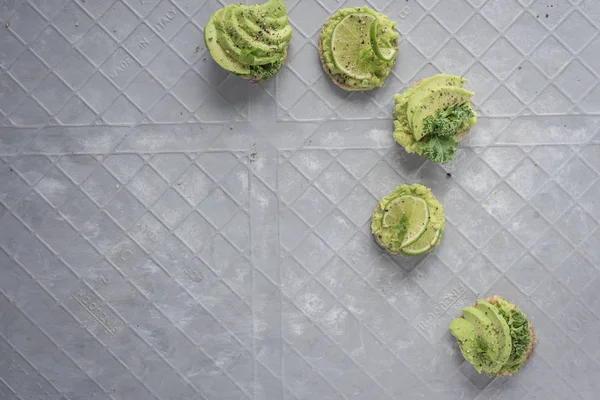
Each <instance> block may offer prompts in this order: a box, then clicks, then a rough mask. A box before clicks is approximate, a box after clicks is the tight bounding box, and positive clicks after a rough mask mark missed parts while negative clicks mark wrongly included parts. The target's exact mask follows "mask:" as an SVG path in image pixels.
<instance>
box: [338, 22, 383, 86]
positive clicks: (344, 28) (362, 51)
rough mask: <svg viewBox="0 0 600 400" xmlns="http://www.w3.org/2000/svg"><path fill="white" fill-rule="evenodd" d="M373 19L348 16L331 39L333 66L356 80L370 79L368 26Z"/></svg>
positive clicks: (370, 51) (371, 54) (369, 36)
mask: <svg viewBox="0 0 600 400" xmlns="http://www.w3.org/2000/svg"><path fill="white" fill-rule="evenodd" d="M373 21H375V17H374V16H372V15H370V14H350V15H348V16H347V17H346V18H344V19H343V20H341V21H340V22H339V23H338V24H337V26H336V27H335V29H334V30H333V35H332V37H331V50H332V54H333V61H334V62H335V65H336V66H337V67H338V68H339V69H340V70H341V71H342V72H343V73H344V74H346V75H348V76H350V77H352V78H356V79H367V78H370V77H371V75H372V74H371V72H370V71H369V61H370V60H371V58H372V56H373V50H372V48H371V33H370V26H371V24H372V23H373Z"/></svg>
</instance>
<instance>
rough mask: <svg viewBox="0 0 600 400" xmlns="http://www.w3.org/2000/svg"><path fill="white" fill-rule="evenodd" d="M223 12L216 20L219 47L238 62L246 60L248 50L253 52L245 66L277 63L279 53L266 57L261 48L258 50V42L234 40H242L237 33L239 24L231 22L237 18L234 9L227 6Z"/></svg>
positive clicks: (273, 52) (274, 52) (245, 61)
mask: <svg viewBox="0 0 600 400" xmlns="http://www.w3.org/2000/svg"><path fill="white" fill-rule="evenodd" d="M222 10H223V12H222V17H221V16H220V18H216V19H215V25H216V27H217V40H218V42H219V45H220V46H221V47H222V48H223V50H224V51H225V52H226V53H227V54H229V55H230V56H231V57H232V58H235V59H236V60H239V61H242V59H243V58H244V52H245V51H246V50H251V52H252V55H253V56H254V57H253V58H252V59H251V60H250V59H245V60H244V61H243V62H244V64H248V65H265V64H271V63H274V62H276V61H277V54H278V53H277V52H276V51H272V54H273V55H272V56H268V55H265V52H264V51H262V50H261V49H260V48H257V46H256V44H257V43H258V41H255V40H252V42H246V41H244V40H240V41H239V42H238V41H236V40H234V39H233V36H236V38H237V39H238V40H239V39H240V37H239V36H238V31H237V29H239V26H237V25H238V24H237V22H235V23H234V24H231V21H232V20H234V18H235V15H234V14H233V13H234V12H235V11H234V7H231V6H227V7H225V8H223V9H222ZM226 21H227V22H226ZM250 39H251V38H250ZM240 44H242V46H243V48H242V47H240Z"/></svg>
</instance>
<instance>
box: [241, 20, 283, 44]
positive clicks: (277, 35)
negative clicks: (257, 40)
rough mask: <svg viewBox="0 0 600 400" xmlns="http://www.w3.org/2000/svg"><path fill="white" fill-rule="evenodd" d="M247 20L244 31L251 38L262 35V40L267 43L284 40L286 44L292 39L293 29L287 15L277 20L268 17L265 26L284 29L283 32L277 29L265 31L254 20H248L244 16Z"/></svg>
mask: <svg viewBox="0 0 600 400" xmlns="http://www.w3.org/2000/svg"><path fill="white" fill-rule="evenodd" d="M244 18H245V20H246V21H245V22H246V24H245V27H244V29H245V30H246V32H248V34H249V35H250V36H256V35H261V39H262V40H264V41H267V42H278V41H280V40H283V41H285V42H289V40H290V39H291V38H292V27H291V25H288V23H287V15H284V16H282V17H277V18H270V17H267V18H266V20H265V23H264V25H266V26H268V27H283V28H282V29H281V31H278V30H276V29H271V30H268V29H267V30H265V29H263V27H262V26H261V25H259V24H257V23H256V22H255V21H253V20H252V18H248V17H247V16H245V15H244Z"/></svg>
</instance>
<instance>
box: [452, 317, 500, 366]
mask: <svg viewBox="0 0 600 400" xmlns="http://www.w3.org/2000/svg"><path fill="white" fill-rule="evenodd" d="M462 311H463V316H464V319H465V320H466V321H467V322H468V323H470V324H471V325H473V328H474V330H475V336H472V337H470V338H468V339H469V340H467V344H466V345H465V346H464V349H465V350H463V351H466V352H467V354H471V353H473V354H474V355H473V356H471V357H472V358H474V360H475V363H473V366H474V367H475V369H476V370H477V371H478V372H481V371H482V370H485V371H486V372H492V373H493V372H496V371H498V370H500V368H502V364H501V363H498V355H499V353H500V347H501V343H503V341H504V338H500V333H499V332H496V329H495V327H494V324H493V323H492V321H491V320H490V319H489V318H488V317H487V316H486V315H485V313H484V312H483V311H481V310H478V309H477V308H475V307H465V308H463V310H462Z"/></svg>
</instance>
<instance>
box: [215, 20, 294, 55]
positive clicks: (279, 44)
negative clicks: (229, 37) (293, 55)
mask: <svg viewBox="0 0 600 400" xmlns="http://www.w3.org/2000/svg"><path fill="white" fill-rule="evenodd" d="M224 17H225V18H227V20H228V21H232V23H231V24H230V25H231V27H232V29H233V32H234V35H235V36H234V37H235V42H236V43H240V44H242V45H243V46H246V47H251V48H252V49H253V50H254V51H255V52H256V54H257V55H260V56H263V57H264V56H269V54H272V53H274V52H279V51H281V50H283V49H284V48H285V47H287V45H288V39H289V38H291V36H292V35H291V33H292V27H291V26H289V25H288V26H286V25H285V21H284V25H283V26H285V28H284V32H283V35H278V34H277V33H276V34H273V33H271V34H270V36H272V37H274V38H277V40H268V38H267V37H266V36H265V33H266V32H270V31H268V30H266V29H265V30H262V29H260V26H259V25H257V24H256V22H254V21H252V18H251V17H247V16H245V15H244V12H243V10H240V9H233V8H229V9H228V10H226V14H225V16H224ZM283 18H284V19H286V18H287V17H283ZM269 20H271V18H265V25H271V24H269V23H268V22H267V21H269ZM250 24H252V25H254V26H256V27H257V28H258V32H257V33H255V34H251V33H250V32H248V31H247V30H246V28H247V27H248V26H249V25H250ZM252 31H254V29H252ZM288 32H289V35H288ZM287 36H289V38H288V37H287ZM269 59H270V57H269ZM269 63H270V62H269ZM269 63H267V64H269Z"/></svg>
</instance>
